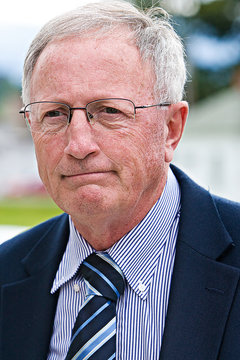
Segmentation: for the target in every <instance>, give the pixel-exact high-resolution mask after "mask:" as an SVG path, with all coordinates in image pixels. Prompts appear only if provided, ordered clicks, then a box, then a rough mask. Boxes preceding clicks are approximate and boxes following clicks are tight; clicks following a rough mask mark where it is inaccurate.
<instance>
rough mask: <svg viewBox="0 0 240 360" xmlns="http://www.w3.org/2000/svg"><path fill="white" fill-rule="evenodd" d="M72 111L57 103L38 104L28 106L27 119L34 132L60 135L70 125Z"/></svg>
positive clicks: (26, 110)
mask: <svg viewBox="0 0 240 360" xmlns="http://www.w3.org/2000/svg"><path fill="white" fill-rule="evenodd" d="M69 117H70V110H69V108H68V106H67V105H65V104H61V103H55V102H36V103H32V104H29V105H27V106H26V108H25V119H26V122H27V124H28V126H29V128H30V130H31V131H32V132H39V133H58V132H61V131H63V130H64V129H65V128H66V126H67V125H68V122H69Z"/></svg>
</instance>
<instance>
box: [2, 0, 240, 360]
mask: <svg viewBox="0 0 240 360" xmlns="http://www.w3.org/2000/svg"><path fill="white" fill-rule="evenodd" d="M158 15H159V16H158V17H156V16H155V13H154V11H152V12H150V13H149V14H143V13H142V12H140V11H138V10H137V9H135V8H134V7H133V6H132V5H130V4H128V3H126V2H111V3H110V2H109V3H108V2H107V3H106V2H100V3H98V4H91V5H87V6H83V7H81V8H79V9H77V10H75V11H73V12H70V13H67V14H65V15H63V16H61V17H59V18H57V19H54V20H53V21H51V22H50V23H48V24H47V25H46V26H45V27H44V28H43V29H42V30H41V31H40V33H39V34H38V35H37V37H36V38H35V40H34V41H33V43H32V45H31V46H30V49H29V52H28V54H27V57H26V61H25V65H24V78H23V101H24V104H25V107H24V109H23V110H22V112H23V113H24V116H25V118H26V121H27V123H28V126H29V128H30V130H31V132H32V137H33V141H34V144H35V150H36V156H37V161H38V167H39V173H40V176H41V179H42V181H43V183H44V185H45V187H46V189H47V191H48V192H49V194H50V196H51V197H52V198H53V199H54V201H55V202H56V204H57V205H58V206H59V207H60V208H61V209H63V211H64V212H65V214H64V215H61V216H60V217H57V218H54V219H51V220H49V221H47V222H46V223H44V224H41V225H39V226H37V227H35V228H33V229H31V230H29V231H27V232H26V233H23V234H21V235H19V236H17V237H16V238H14V239H13V240H11V241H9V242H6V243H4V244H3V245H2V246H1V250H0V257H1V258H0V264H1V271H0V276H1V278H0V279H1V280H0V281H1V304H0V306H1V308H0V309H1V332H0V334H1V348H0V358H1V359H2V360H6V359H24V360H27V359H34V360H36V359H39V360H40V359H48V360H52V359H65V358H67V359H69V358H72V359H83V358H86V359H88V358H89V359H99V358H100V357H101V358H102V359H108V358H109V359H110V358H111V359H114V358H115V357H116V358H117V359H138V360H139V359H145V360H146V359H151V360H152V359H161V360H177V359H179V360H180V359H181V360H182V359H184V360H193V359H194V360H213V359H220V360H236V359H237V358H238V357H239V353H240V308H239V303H240V294H239V292H240V287H239V278H240V270H239V267H240V256H239V255H240V253H239V250H238V247H239V233H240V225H239V216H240V207H239V205H238V204H234V203H231V202H228V201H226V200H223V199H220V198H217V197H215V196H212V195H211V194H209V193H208V192H207V191H205V190H204V189H202V188H200V187H198V186H197V185H196V184H195V183H193V182H192V181H191V180H190V179H189V178H188V177H187V176H186V175H185V174H184V173H182V172H181V171H180V170H179V169H177V168H175V167H173V166H171V167H169V164H170V162H171V161H172V158H173V152H174V150H175V148H176V146H177V144H178V142H179V140H180V138H181V135H182V132H183V129H184V125H185V121H186V117H187V113H188V105H187V103H186V102H185V101H182V96H183V88H184V83H185V78H186V70H185V65H184V56H183V49H182V44H181V41H180V40H179V38H178V36H177V35H176V34H175V32H174V30H173V29H172V27H171V25H170V24H169V22H168V19H167V17H166V14H164V12H163V11H161V10H159V12H158ZM94 253H95V255H96V254H97V257H98V259H99V258H102V257H104V258H105V256H107V259H108V260H107V261H108V262H109V264H111V266H113V267H116V269H117V271H118V272H119V274H121V276H124V282H125V288H124V290H123V289H122V293H120V294H119V297H118V300H117V302H116V307H115V305H114V311H115V315H114V316H115V318H114V319H115V320H116V321H115V320H114V321H113V323H114V326H116V328H115V330H114V331H113V332H114V336H115V332H116V338H115V337H114V338H113V337H112V338H111V339H114V349H115V350H114V353H113V354H112V355H111V356H109V355H106V352H105V348H102V347H101V345H97V348H94V350H92V353H88V354H87V355H84V353H82V352H81V351H82V350H79V349H78V346H79V345H78V344H76V349H75V350H76V351H77V352H74V353H73V352H71V351H73V350H71V349H72V343H73V342H74V339H75V338H76V337H78V334H79V332H82V333H85V334H86V332H84V330H82V325H81V329H80V328H78V327H77V326H76V325H75V327H74V324H75V323H76V324H77V323H78V320H76V319H78V318H79V314H80V313H81V314H84V313H82V310H83V311H84V308H85V301H86V300H85V296H86V292H87V294H88V295H90V297H91V296H92V298H91V299H93V298H94V299H96V298H101V297H104V295H103V296H102V294H98V296H95V295H94V294H93V292H91V291H93V289H92V290H91V291H90V293H88V291H89V290H86V289H89V287H88V285H89V284H87V282H86V281H85V280H84V277H85V276H84V274H83V271H82V270H81V269H82V268H84V264H85V260H86V259H89V255H90V254H94ZM106 254H107V255H106ZM95 255H94V256H95ZM109 256H110V257H109ZM99 261H100V260H99ZM88 266H89V267H90V265H88ZM93 268H94V267H93ZM79 269H80V270H81V271H82V272H80V273H79ZM97 272H98V271H97ZM96 276H97V275H96ZM104 277H106V276H105V275H104ZM106 281H107V282H109V280H108V279H106ZM91 286H92V284H91V283H90V289H91ZM87 301H88V300H87ZM89 302H90V300H89ZM104 306H105V305H104ZM106 306H108V305H106ZM91 321H92V320H89V318H86V320H85V322H86V323H87V325H89V322H90V323H91ZM84 324H85V323H84ZM84 326H85V325H84ZM73 328H75V329H74V330H73ZM101 331H102V330H101ZM85 334H84V335H85ZM87 341H88V340H87ZM107 341H108V340H106V339H105V338H104V337H103V339H102V343H104V344H107ZM76 343H77V341H76ZM85 347H86V345H84V346H83V348H84V351H85ZM100 351H101V356H100V355H98V354H100ZM75 353H76V354H77V355H74V354H75ZM67 354H68V355H67ZM69 354H71V355H69ZM79 354H80V355H79ZM84 356H85V357H84Z"/></svg>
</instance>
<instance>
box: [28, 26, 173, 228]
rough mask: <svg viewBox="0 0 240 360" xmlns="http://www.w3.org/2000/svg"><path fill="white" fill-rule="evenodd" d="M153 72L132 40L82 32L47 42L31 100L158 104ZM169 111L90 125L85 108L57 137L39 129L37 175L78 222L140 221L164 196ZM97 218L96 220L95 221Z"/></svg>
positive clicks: (154, 110)
mask: <svg viewBox="0 0 240 360" xmlns="http://www.w3.org/2000/svg"><path fill="white" fill-rule="evenodd" d="M154 80H155V78H154V74H153V72H152V69H151V67H150V65H147V64H143V63H142V62H141V60H140V56H139V52H138V50H137V49H136V47H135V46H134V45H132V44H131V43H130V42H129V40H127V38H126V33H125V32H122V33H121V34H118V37H117V36H116V37H112V36H111V37H109V38H108V37H106V38H102V39H98V40H94V39H93V38H91V37H90V38H88V39H80V38H78V37H76V38H71V39H65V40H62V41H56V42H53V43H51V44H49V45H48V46H47V47H46V48H45V49H44V51H43V53H42V54H41V55H40V57H39V59H38V62H37V64H36V66H35V69H34V73H33V77H32V82H31V101H46V100H48V101H59V102H62V103H66V104H68V105H70V106H71V107H79V106H85V105H86V104H87V103H88V102H90V101H93V100H97V99H103V98H126V99H130V100H132V101H133V102H134V103H135V105H136V106H137V105H147V104H154V103H155V100H154V96H153V89H154ZM169 114H170V110H169V108H166V107H165V108H156V107H155V108H149V109H139V110H137V111H136V117H135V121H129V122H127V123H124V124H122V125H121V126H116V127H103V126H102V127H101V126H98V124H95V125H90V124H89V123H88V121H87V119H86V112H85V111H83V110H75V111H73V116H72V121H71V124H70V126H69V127H68V128H67V129H66V131H65V132H63V133H59V134H47V133H46V134H39V133H35V134H33V140H34V143H35V149H36V156H37V161H38V167H39V173H40V176H41V179H42V181H43V183H44V184H45V186H46V188H47V190H48V192H49V194H50V195H51V197H52V198H53V199H54V201H55V202H56V203H57V205H58V206H59V207H60V208H62V209H63V210H64V211H65V212H67V213H68V214H70V215H71V216H72V218H73V221H74V223H75V225H76V226H77V227H78V225H80V224H83V223H84V222H85V223H87V221H88V220H89V219H95V221H96V223H97V221H98V220H99V219H102V221H105V220H106V219H108V220H107V221H109V223H111V220H112V221H115V222H116V221H118V222H119V223H121V222H122V223H123V222H124V221H125V222H130V221H131V222H132V224H133V225H135V224H136V223H137V222H138V221H140V220H141V219H142V218H143V216H144V215H145V214H146V212H147V211H148V210H149V209H150V208H151V206H152V205H153V204H154V203H155V202H156V200H157V198H158V197H159V196H160V194H161V192H162V190H163V187H164V185H165V181H166V177H167V168H168V162H169V161H168V159H167V156H166V148H167V145H166V144H167V137H168V132H169V130H168V121H169V116H170V115H169ZM90 217H91V218H90Z"/></svg>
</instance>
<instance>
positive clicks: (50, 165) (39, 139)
mask: <svg viewBox="0 0 240 360" xmlns="http://www.w3.org/2000/svg"><path fill="white" fill-rule="evenodd" d="M33 141H34V146H35V153H36V158H37V163H38V171H39V175H40V177H41V179H42V181H43V183H44V185H45V186H46V187H47V188H49V180H50V179H52V177H53V175H54V170H55V168H56V166H57V164H58V163H59V161H60V159H61V157H62V150H61V149H62V146H61V142H60V141H59V139H58V138H57V136H51V137H49V136H46V135H45V136H43V135H40V136H39V135H37V136H36V135H35V136H33ZM53 179H54V177H53Z"/></svg>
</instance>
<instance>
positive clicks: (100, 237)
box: [71, 186, 164, 251]
mask: <svg viewBox="0 0 240 360" xmlns="http://www.w3.org/2000/svg"><path fill="white" fill-rule="evenodd" d="M163 189H164V186H162V187H161V191H158V192H156V194H155V196H154V197H152V198H151V199H149V197H146V198H145V199H144V201H141V204H138V205H137V206H136V207H135V208H131V209H124V211H122V213H119V212H118V211H116V213H114V211H112V210H111V209H110V210H109V212H108V211H103V210H102V211H100V212H98V213H97V214H96V213H95V214H94V215H93V214H91V215H90V214H87V215H85V216H84V214H80V216H76V214H73V215H71V218H72V221H73V223H74V226H75V227H76V229H77V230H78V232H79V233H80V234H81V235H82V236H83V237H84V239H85V240H86V241H87V242H88V243H89V244H90V245H91V246H92V247H93V248H94V249H95V250H98V251H104V250H107V249H109V248H110V247H111V246H112V245H114V244H115V243H116V242H117V241H118V240H120V239H121V238H122V237H123V236H124V235H126V234H127V233H128V232H129V231H130V230H132V229H133V228H134V227H135V226H136V225H137V224H139V223H140V222H141V221H142V220H143V218H144V217H145V216H146V215H147V213H148V212H149V210H150V209H151V208H152V207H153V205H154V204H155V203H156V202H157V200H158V198H159V197H160V195H161V193H162V191H163Z"/></svg>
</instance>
